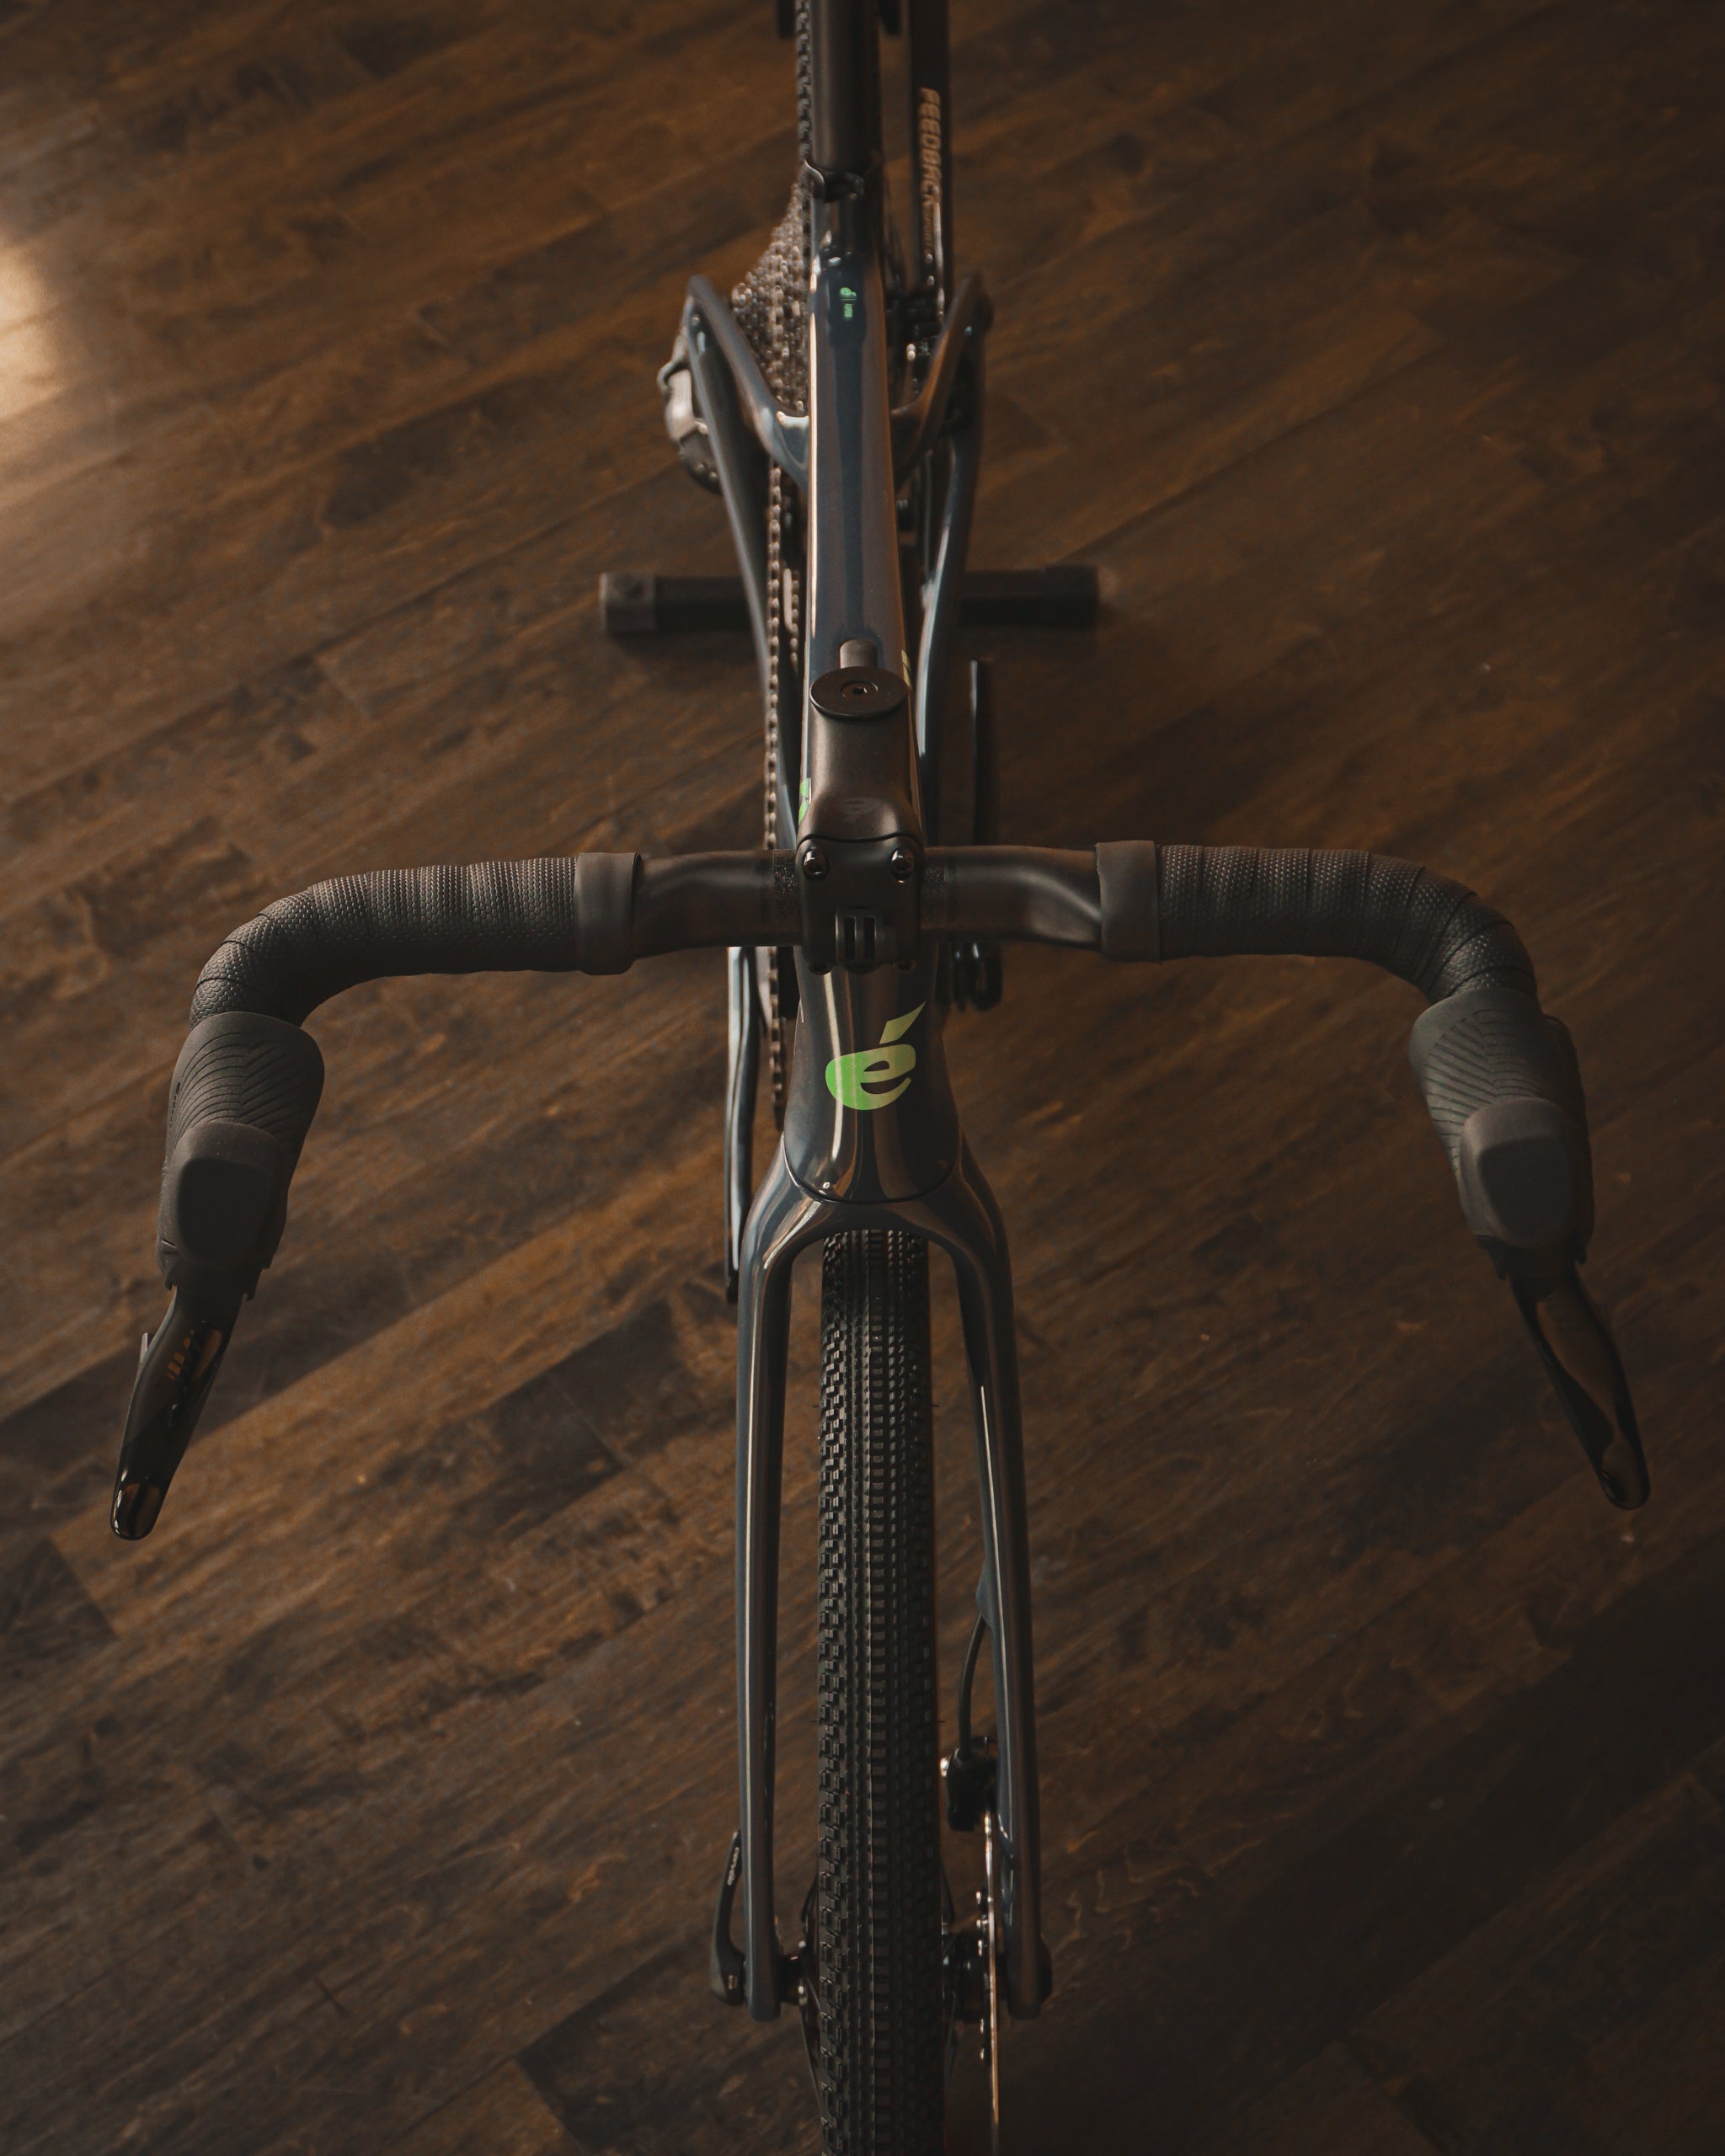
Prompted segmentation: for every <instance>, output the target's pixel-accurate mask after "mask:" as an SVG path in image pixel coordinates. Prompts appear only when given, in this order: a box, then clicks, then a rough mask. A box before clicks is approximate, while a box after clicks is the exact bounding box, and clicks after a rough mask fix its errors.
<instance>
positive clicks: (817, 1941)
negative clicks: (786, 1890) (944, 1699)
mask: <svg viewBox="0 0 1725 2156" xmlns="http://www.w3.org/2000/svg"><path fill="white" fill-rule="evenodd" d="M935 1663H936V1657H935V1616H934V1463H933V1416H932V1405H931V1400H930V1390H929V1349H928V1246H927V1244H926V1243H925V1242H923V1241H921V1240H920V1239H919V1238H917V1237H916V1236H911V1235H900V1234H898V1233H895V1232H888V1231H884V1230H868V1231H864V1232H855V1233H850V1234H846V1235H836V1236H834V1237H833V1238H832V1239H831V1241H829V1242H828V1244H827V1245H826V1248H825V1266H824V1271H823V1274H822V1281H821V1384H820V1659H819V1670H820V1676H819V1701H820V1720H819V1743H820V1856H819V1865H818V1869H817V1871H816V1875H815V1882H814V1909H813V1913H812V1914H813V1923H812V1925H811V1935H810V1938H809V1946H810V1947H811V1948H812V1949H813V1953H812V1956H811V1959H812V1961H813V1962H814V1993H815V2002H816V2008H817V2015H818V2034H817V2036H816V2040H815V2044H814V2053H815V2056H814V2069H815V2080H816V2084H817V2086H818V2088H819V2090H820V2122H821V2143H820V2145H821V2148H822V2151H823V2152H824V2156H939V2152H940V2148H941V2142H942V2110H943V2091H944V2082H945V2055H946V2039H945V2026H944V2022H945V2010H944V2004H943V1972H942V1951H943V1938H942V1924H943V1908H942V1880H941V1864H940V1812H939V1787H940V1784H939V1761H938V1726H937V1714H936V1685H935Z"/></svg>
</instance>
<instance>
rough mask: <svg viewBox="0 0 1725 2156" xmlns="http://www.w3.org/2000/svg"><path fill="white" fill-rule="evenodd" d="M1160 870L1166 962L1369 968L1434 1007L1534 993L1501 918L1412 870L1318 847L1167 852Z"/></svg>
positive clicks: (1525, 960)
mask: <svg viewBox="0 0 1725 2156" xmlns="http://www.w3.org/2000/svg"><path fill="white" fill-rule="evenodd" d="M1158 869H1159V873H1158V878H1157V903H1158V910H1159V915H1160V919H1159V933H1160V941H1161V952H1162V957H1163V958H1197V957H1203V956H1209V957H1221V956H1240V955H1242V954H1244V953H1249V952H1262V953H1274V952H1284V951H1285V952H1299V953H1303V954H1304V955H1306V956H1307V957H1311V958H1365V959H1368V960H1370V962H1371V963H1373V964H1375V965H1380V966H1382V967H1384V968H1385V969H1386V971H1388V972H1390V973H1392V974H1399V975H1400V977H1401V978H1402V979H1403V980H1407V981H1412V982H1413V985H1415V986H1416V987H1417V988H1418V989H1420V990H1423V993H1424V995H1425V996H1426V998H1427V1000H1428V1001H1432V1002H1435V1001H1437V1000H1438V999H1439V997H1441V996H1445V995H1455V993H1456V992H1457V990H1461V989H1464V988H1519V989H1520V990H1522V992H1523V993H1524V994H1525V995H1529V996H1531V995H1533V994H1534V993H1535V988H1534V974H1533V962H1532V960H1531V959H1530V958H1529V957H1528V955H1527V952H1526V950H1525V947H1523V944H1522V942H1521V938H1520V937H1519V936H1518V935H1517V934H1516V933H1515V931H1514V929H1513V928H1512V927H1511V926H1509V922H1508V921H1505V920H1504V918H1503V915H1502V914H1500V913H1498V912H1495V911H1494V910H1493V909H1492V908H1491V907H1490V906H1488V905H1484V904H1483V903H1482V901H1481V900H1480V899H1477V898H1476V897H1475V896H1474V894H1473V893H1472V892H1471V891H1470V890H1468V889H1466V887H1465V886H1464V885H1462V884H1460V883H1451V882H1450V879H1449V878H1448V877H1445V876H1434V875H1432V874H1430V873H1429V872H1428V871H1427V870H1425V869H1423V868H1421V867H1418V866H1417V865H1416V864H1415V863H1414V862H1411V861H1397V860H1395V859H1393V858H1392V857H1391V856H1389V855H1387V854H1381V853H1354V852H1332V851H1322V850H1319V849H1317V848H1314V847H1310V846H1285V847H1284V846H1276V847H1271V846H1163V847H1162V849H1161V850H1160V860H1159V862H1158Z"/></svg>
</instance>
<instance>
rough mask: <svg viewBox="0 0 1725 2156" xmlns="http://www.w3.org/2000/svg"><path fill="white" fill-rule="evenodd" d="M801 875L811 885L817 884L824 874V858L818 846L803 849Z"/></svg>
mask: <svg viewBox="0 0 1725 2156" xmlns="http://www.w3.org/2000/svg"><path fill="white" fill-rule="evenodd" d="M803 873H804V875H805V876H806V877H807V878H809V882H810V883H819V882H820V879H821V878H822V877H823V876H825V873H826V856H825V854H824V853H823V852H822V851H820V847H819V846H804V849H803Z"/></svg>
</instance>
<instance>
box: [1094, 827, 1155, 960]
mask: <svg viewBox="0 0 1725 2156" xmlns="http://www.w3.org/2000/svg"><path fill="white" fill-rule="evenodd" d="M1156 854H1157V848H1156V842H1155V841H1154V840H1153V839H1129V840H1124V841H1114V842H1112V843H1109V844H1106V845H1103V846H1097V849H1096V880H1097V885H1098V887H1099V888H1100V890H1101V894H1102V933H1101V937H1100V939H1099V942H1098V945H1097V947H1098V948H1099V949H1100V951H1101V953H1102V955H1103V958H1119V959H1128V958H1140V959H1149V960H1151V961H1154V960H1156V959H1157V958H1161V956H1162V908H1161V905H1160V903H1159V901H1158V895H1157V876H1158V865H1157V860H1156Z"/></svg>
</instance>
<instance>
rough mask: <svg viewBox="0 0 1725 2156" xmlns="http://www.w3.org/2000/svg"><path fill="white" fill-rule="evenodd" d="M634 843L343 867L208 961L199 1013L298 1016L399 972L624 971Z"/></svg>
mask: <svg viewBox="0 0 1725 2156" xmlns="http://www.w3.org/2000/svg"><path fill="white" fill-rule="evenodd" d="M637 862H638V856H637V855H635V854H633V853H580V854H573V855H569V856H565V857H553V858H550V859H546V860H540V861H486V862H478V863H476V864H474V865H473V866H472V867H437V868H409V869H385V870H382V871H380V872H378V873H375V874H372V875H369V876H338V877H335V878H332V879H331V880H330V881H329V882H328V883H313V884H312V886H311V888H310V889H308V890H304V891H301V892H300V893H298V894H296V896H295V897H293V898H291V899H277V901H276V902H275V905H272V906H266V907H265V908H264V911H263V912H262V913H260V914H259V915H258V916H257V917H256V919H255V920H253V921H248V922H247V923H246V924H245V926H244V927H243V928H238V929H236V930H235V931H234V932H233V934H232V936H230V937H228V938H227V942H224V943H223V944H222V947H221V948H220V949H219V950H218V951H217V952H216V954H215V956H214V957H213V958H211V960H210V963H208V964H207V965H206V967H205V969H204V970H203V973H202V974H201V976H200V979H199V981H198V986H197V992H196V994H195V995H194V996H193V998H192V1021H193V1023H194V1024H196V1023H197V1022H198V1021H200V1019H203V1018H206V1017H211V1015H212V1014H213V1013H215V1012H217V1011H254V1012H261V1013H264V1014H265V1015H267V1016H269V1017H275V1018H280V1019H283V1020H285V1021H286V1022H287V1023H289V1024H290V1025H295V1026H297V1025H299V1024H300V1023H301V1022H302V1021H303V1020H304V1019H305V1018H306V1017H307V1015H308V1014H309V1013H310V1012H311V1011H314V1010H315V1009H316V1008H317V1007H318V1005H319V1004H320V1003H323V1002H325V1001H328V998H329V997H330V996H332V995H339V994H340V993H341V991H342V990H344V989H348V988H353V987H355V986H356V985H358V984H359V983H360V981H365V980H377V979H382V978H383V977H384V976H386V975H391V974H471V973H529V972H542V973H587V974H620V973H622V972H624V971H626V970H627V969H628V966H629V964H630V962H631V960H632V959H633V955H634V953H633V921H634V888H635V871H636V865H637Z"/></svg>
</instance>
